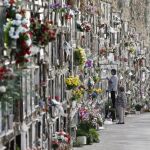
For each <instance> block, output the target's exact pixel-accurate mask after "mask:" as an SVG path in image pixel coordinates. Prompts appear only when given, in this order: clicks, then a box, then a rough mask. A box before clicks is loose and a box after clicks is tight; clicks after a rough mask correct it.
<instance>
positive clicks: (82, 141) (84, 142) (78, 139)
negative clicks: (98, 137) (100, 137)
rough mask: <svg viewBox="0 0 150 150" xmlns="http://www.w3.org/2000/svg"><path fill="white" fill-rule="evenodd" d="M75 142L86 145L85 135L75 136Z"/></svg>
mask: <svg viewBox="0 0 150 150" xmlns="http://www.w3.org/2000/svg"><path fill="white" fill-rule="evenodd" d="M77 142H78V143H80V144H81V145H86V143H87V138H86V136H78V137H77Z"/></svg>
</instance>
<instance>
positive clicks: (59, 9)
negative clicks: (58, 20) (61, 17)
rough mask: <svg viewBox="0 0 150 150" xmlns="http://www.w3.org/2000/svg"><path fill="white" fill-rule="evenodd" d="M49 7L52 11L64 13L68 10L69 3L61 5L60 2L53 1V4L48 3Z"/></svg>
mask: <svg viewBox="0 0 150 150" xmlns="http://www.w3.org/2000/svg"><path fill="white" fill-rule="evenodd" d="M49 7H50V9H51V10H52V11H54V12H64V13H66V12H67V11H68V10H70V5H68V4H64V5H62V4H61V3H53V4H50V6H49Z"/></svg>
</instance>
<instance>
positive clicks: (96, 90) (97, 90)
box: [93, 88, 103, 94]
mask: <svg viewBox="0 0 150 150" xmlns="http://www.w3.org/2000/svg"><path fill="white" fill-rule="evenodd" d="M93 92H95V93H97V94H101V93H103V90H102V89H101V88H94V89H93Z"/></svg>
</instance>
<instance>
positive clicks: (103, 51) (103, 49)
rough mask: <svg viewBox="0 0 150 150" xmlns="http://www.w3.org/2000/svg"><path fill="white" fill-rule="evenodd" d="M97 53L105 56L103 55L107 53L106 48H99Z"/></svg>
mask: <svg viewBox="0 0 150 150" xmlns="http://www.w3.org/2000/svg"><path fill="white" fill-rule="evenodd" d="M99 54H100V55H104V56H105V55H106V54H107V49H106V48H101V49H100V50H99Z"/></svg>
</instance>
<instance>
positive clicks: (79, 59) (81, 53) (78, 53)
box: [74, 47, 86, 66]
mask: <svg viewBox="0 0 150 150" xmlns="http://www.w3.org/2000/svg"><path fill="white" fill-rule="evenodd" d="M74 62H75V65H78V66H82V65H84V64H85V62H86V53H85V50H84V49H83V48H81V47H80V48H77V49H75V51H74Z"/></svg>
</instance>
